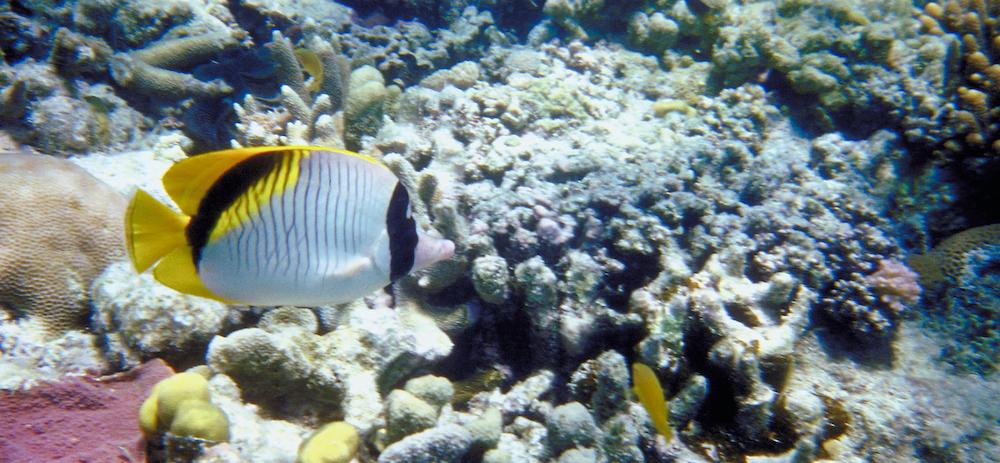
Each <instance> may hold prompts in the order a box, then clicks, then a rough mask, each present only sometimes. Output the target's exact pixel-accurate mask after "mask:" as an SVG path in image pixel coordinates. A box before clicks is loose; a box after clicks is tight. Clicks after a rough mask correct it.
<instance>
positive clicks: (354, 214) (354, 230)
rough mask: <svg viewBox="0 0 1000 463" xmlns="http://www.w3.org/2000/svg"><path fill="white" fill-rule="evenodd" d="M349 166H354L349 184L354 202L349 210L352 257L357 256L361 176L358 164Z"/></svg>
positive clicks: (354, 163)
mask: <svg viewBox="0 0 1000 463" xmlns="http://www.w3.org/2000/svg"><path fill="white" fill-rule="evenodd" d="M351 165H352V166H354V169H353V170H352V172H353V174H354V175H353V177H354V181H353V182H351V183H352V185H351V186H352V187H353V189H354V194H352V195H351V198H354V201H353V205H354V207H352V208H351V209H352V211H351V250H352V251H353V252H352V253H351V254H352V255H358V210H359V209H360V208H361V204H360V202H359V201H358V199H359V198H360V196H361V195H360V194H359V193H360V192H359V191H358V190H359V189H360V188H361V185H360V182H361V175H359V174H358V163H357V162H352V163H351Z"/></svg>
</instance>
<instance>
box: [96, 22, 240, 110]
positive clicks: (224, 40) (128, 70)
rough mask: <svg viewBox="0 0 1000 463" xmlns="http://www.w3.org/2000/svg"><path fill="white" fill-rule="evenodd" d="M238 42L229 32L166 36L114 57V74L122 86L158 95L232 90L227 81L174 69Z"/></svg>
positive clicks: (175, 96)
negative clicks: (169, 37) (192, 35)
mask: <svg viewBox="0 0 1000 463" xmlns="http://www.w3.org/2000/svg"><path fill="white" fill-rule="evenodd" d="M235 44H236V40H235V39H233V38H232V37H231V36H229V35H226V34H212V35H204V36H198V37H187V38H183V39H175V40H167V41H163V42H160V43H157V44H153V45H150V46H149V47H146V48H143V49H140V50H136V51H132V52H129V53H118V54H116V55H115V56H114V57H113V58H112V59H111V64H110V71H111V77H112V78H114V80H115V82H116V83H117V84H118V85H121V86H122V87H125V88H128V89H129V90H132V91H135V92H136V93H139V94H142V95H147V96H153V97H157V98H167V99H171V98H172V99H180V98H186V97H212V96H219V95H225V94H228V93H230V92H232V88H231V87H230V86H229V85H227V84H226V83H225V82H222V81H219V80H216V81H212V82H203V81H201V80H198V79H196V78H195V77H194V76H192V75H190V74H185V73H183V72H178V71H174V70H171V68H173V69H184V68H188V67H190V66H192V65H194V64H196V63H200V62H203V61H204V60H206V59H208V58H210V57H211V56H213V55H216V54H218V53H219V52H222V51H223V50H226V49H227V48H230V47H232V46H234V45H235Z"/></svg>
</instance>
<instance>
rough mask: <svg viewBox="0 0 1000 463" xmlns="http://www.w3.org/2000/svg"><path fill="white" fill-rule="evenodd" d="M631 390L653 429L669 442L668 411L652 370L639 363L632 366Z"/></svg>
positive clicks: (661, 389) (658, 381)
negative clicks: (646, 414)
mask: <svg viewBox="0 0 1000 463" xmlns="http://www.w3.org/2000/svg"><path fill="white" fill-rule="evenodd" d="M632 390H633V392H635V395H636V397H638V398H639V403H641V404H642V408H645V409H646V413H648V414H649V419H650V421H652V422H653V427H655V428H656V430H657V431H658V432H659V433H660V434H662V435H663V437H664V438H666V439H667V440H668V441H669V440H670V439H671V436H672V435H673V433H672V432H671V429H670V423H668V422H667V418H668V416H669V415H670V410H669V409H668V408H667V401H666V400H665V399H664V398H663V387H661V386H660V380H659V379H658V378H657V377H656V373H654V372H653V369H652V368H649V367H648V366H646V365H644V364H641V363H633V364H632Z"/></svg>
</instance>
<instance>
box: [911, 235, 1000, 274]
mask: <svg viewBox="0 0 1000 463" xmlns="http://www.w3.org/2000/svg"><path fill="white" fill-rule="evenodd" d="M997 244H1000V224H993V225H984V226H982V227H976V228H970V229H968V230H965V231H963V232H960V233H957V234H955V235H952V236H950V237H948V239H946V240H944V241H942V242H941V244H938V245H937V246H936V247H935V248H934V249H932V250H931V251H930V252H928V253H927V254H921V255H913V256H910V258H909V259H908V260H907V263H908V264H910V267H912V268H913V269H914V270H916V271H917V273H919V274H920V281H921V283H923V284H933V283H939V282H943V281H948V282H952V283H954V282H957V281H958V280H959V279H960V278H961V277H962V274H964V273H965V268H966V256H967V255H968V254H969V253H970V252H972V251H974V250H976V249H980V248H983V247H985V246H990V245H997Z"/></svg>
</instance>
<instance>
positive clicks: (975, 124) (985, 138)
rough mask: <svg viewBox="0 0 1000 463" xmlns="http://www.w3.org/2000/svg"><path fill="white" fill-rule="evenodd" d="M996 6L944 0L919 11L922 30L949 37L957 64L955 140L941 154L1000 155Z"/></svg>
mask: <svg viewBox="0 0 1000 463" xmlns="http://www.w3.org/2000/svg"><path fill="white" fill-rule="evenodd" d="M998 17H1000V2H997V1H995V0H945V1H943V2H942V3H935V2H930V3H928V4H926V5H924V9H923V14H921V15H920V16H919V20H920V27H921V30H922V31H923V32H925V33H927V34H930V35H936V36H949V39H950V40H951V42H952V43H951V46H952V47H956V48H957V49H958V53H959V55H960V57H961V64H960V65H959V66H958V71H959V72H958V75H959V77H958V78H957V79H955V84H956V85H957V88H956V89H955V93H954V95H955V101H956V103H957V105H958V108H959V110H958V111H957V112H955V113H954V115H953V118H952V119H953V120H952V123H953V124H955V125H956V126H957V132H958V133H957V135H958V137H957V138H956V139H954V140H949V141H948V142H946V143H945V144H944V148H945V149H947V150H948V151H949V152H951V153H953V154H958V153H960V152H962V151H964V150H965V149H968V148H971V149H973V150H983V149H987V150H989V151H990V152H991V153H992V154H993V155H994V156H996V155H1000V129H998V126H1000V118H998V116H997V114H996V111H995V110H994V107H995V106H996V103H997V98H1000V57H998V54H1000V47H998V45H1000V21H998V20H997V18H998Z"/></svg>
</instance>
